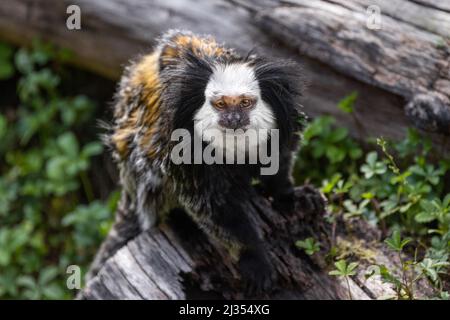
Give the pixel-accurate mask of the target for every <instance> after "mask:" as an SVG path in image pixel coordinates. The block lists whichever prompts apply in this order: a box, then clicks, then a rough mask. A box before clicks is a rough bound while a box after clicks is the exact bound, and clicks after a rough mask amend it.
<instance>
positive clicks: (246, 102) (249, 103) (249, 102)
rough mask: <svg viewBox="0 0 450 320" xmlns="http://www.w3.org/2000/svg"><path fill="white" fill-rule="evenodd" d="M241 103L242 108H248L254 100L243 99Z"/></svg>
mask: <svg viewBox="0 0 450 320" xmlns="http://www.w3.org/2000/svg"><path fill="white" fill-rule="evenodd" d="M240 105H241V107H242V108H248V107H250V106H251V105H252V101H251V100H250V99H242V100H241V103H240Z"/></svg>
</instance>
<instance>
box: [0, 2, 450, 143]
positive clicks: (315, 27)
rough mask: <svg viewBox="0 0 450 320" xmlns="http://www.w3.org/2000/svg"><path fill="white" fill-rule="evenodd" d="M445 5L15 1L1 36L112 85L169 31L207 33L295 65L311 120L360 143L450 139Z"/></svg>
mask: <svg viewBox="0 0 450 320" xmlns="http://www.w3.org/2000/svg"><path fill="white" fill-rule="evenodd" d="M70 4H76V5H79V6H80V8H81V30H68V29H67V27H66V18H67V17H68V14H67V13H66V9H67V6H68V5H70ZM369 5H377V6H378V7H379V8H380V9H381V29H369V28H368V27H367V22H370V19H369V18H368V14H367V13H366V9H367V7H368V6H369ZM449 6H450V5H449V3H448V1H429V0H420V1H418V0H415V1H407V0H393V1H392V0H353V1H344V0H313V1H310V0H307V1H306V0H264V1H259V0H258V1H256V0H246V1H244V0H207V1H206V0H203V1H192V0H185V1H182V0H173V1H166V0H155V1H143V0H129V1H123V0H97V1H90V0H70V1H69V0H62V1H56V0H15V1H2V2H0V37H2V38H5V39H8V40H11V41H15V42H17V43H22V44H23V43H29V42H30V40H31V39H32V38H33V37H35V36H39V37H42V38H45V39H48V40H51V41H53V42H55V43H57V44H59V45H61V46H64V47H67V48H70V49H72V50H73V52H74V53H75V57H74V61H75V62H76V63H78V64H80V65H82V66H85V67H87V68H89V69H91V70H94V71H96V72H99V73H101V74H103V75H106V76H109V77H111V78H114V79H116V78H117V77H118V76H119V75H120V73H121V69H122V66H123V64H124V63H126V61H127V60H128V59H129V58H130V57H132V56H134V55H136V54H138V53H142V52H145V51H146V50H148V49H149V48H150V45H151V44H152V43H153V42H154V38H155V37H156V36H158V35H160V34H161V33H162V32H164V31H165V30H167V29H169V28H184V29H189V30H192V31H194V32H199V33H210V34H212V35H214V36H215V37H216V38H217V39H219V40H220V41H225V42H227V43H228V44H229V45H231V46H234V47H236V48H238V49H240V50H244V51H247V50H249V49H251V48H253V47H256V48H257V50H258V51H260V52H262V53H264V54H268V55H273V56H277V57H281V58H291V59H294V60H297V61H299V62H301V63H302V64H303V65H304V67H305V74H306V78H307V79H308V83H309V86H308V90H307V93H306V98H305V101H304V105H305V108H306V111H307V112H308V114H310V115H312V116H315V115H318V114H323V113H327V114H332V115H334V116H335V117H336V118H337V119H338V121H339V122H340V123H341V124H343V125H345V126H347V127H350V128H352V129H353V132H354V133H355V134H358V133H359V135H370V136H380V135H384V136H386V137H391V138H401V137H402V136H403V135H404V131H405V129H406V127H407V126H408V125H410V124H411V123H413V124H415V125H417V126H418V127H419V128H422V129H425V130H428V131H431V132H439V133H441V134H445V135H448V134H449V133H450V124H449V123H450V106H449V105H450V104H449V97H450V68H449V54H450V43H449V33H450V32H449V30H450V28H449V25H450V11H449ZM351 91H358V92H359V93H360V97H359V99H358V102H357V104H356V111H355V114H354V116H349V115H346V114H344V113H342V112H341V111H339V110H338V109H337V108H336V102H337V101H338V100H339V99H341V98H342V97H344V96H346V95H347V94H348V93H350V92H351ZM406 105H407V107H406V108H405V106H406ZM405 111H406V114H405ZM355 119H356V120H355ZM408 119H410V120H412V121H409V120H408ZM435 140H436V141H437V142H439V143H440V144H441V145H442V139H441V138H439V136H436V137H435Z"/></svg>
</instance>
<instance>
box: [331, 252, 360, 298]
mask: <svg viewBox="0 0 450 320" xmlns="http://www.w3.org/2000/svg"><path fill="white" fill-rule="evenodd" d="M334 266H335V267H336V269H334V270H331V271H330V272H329V275H330V276H335V277H342V278H344V279H345V282H346V283H347V290H348V295H349V298H350V300H351V299H352V291H351V289H350V282H349V280H348V279H349V277H351V276H354V275H355V274H356V269H357V268H358V263H357V262H350V263H349V264H347V261H345V260H344V259H341V260H339V261H336V262H335V263H334Z"/></svg>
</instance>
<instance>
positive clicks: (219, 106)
mask: <svg viewBox="0 0 450 320" xmlns="http://www.w3.org/2000/svg"><path fill="white" fill-rule="evenodd" d="M213 105H214V107H216V108H217V109H223V108H225V102H223V101H222V100H219V101H215V102H214V103H213Z"/></svg>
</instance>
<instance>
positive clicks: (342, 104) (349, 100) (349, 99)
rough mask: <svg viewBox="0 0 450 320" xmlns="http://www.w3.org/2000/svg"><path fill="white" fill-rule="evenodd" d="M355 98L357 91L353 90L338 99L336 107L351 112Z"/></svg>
mask: <svg viewBox="0 0 450 320" xmlns="http://www.w3.org/2000/svg"><path fill="white" fill-rule="evenodd" d="M357 98H358V92H356V91H353V92H352V93H351V94H349V95H348V96H346V97H345V98H344V99H342V100H341V101H339V103H338V108H339V109H340V110H341V111H343V112H345V113H352V112H353V111H354V105H355V101H356V99H357Z"/></svg>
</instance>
